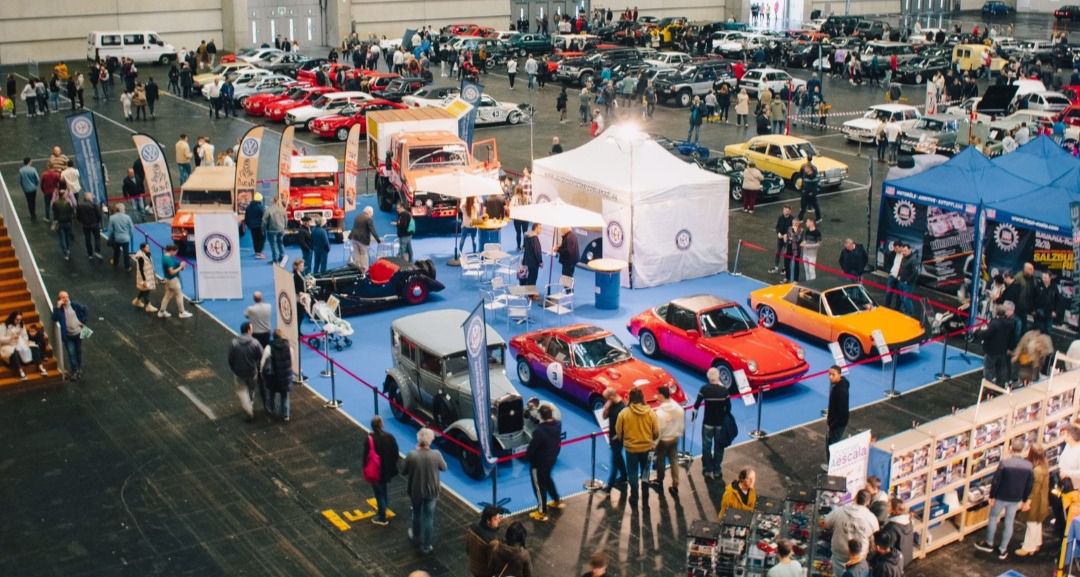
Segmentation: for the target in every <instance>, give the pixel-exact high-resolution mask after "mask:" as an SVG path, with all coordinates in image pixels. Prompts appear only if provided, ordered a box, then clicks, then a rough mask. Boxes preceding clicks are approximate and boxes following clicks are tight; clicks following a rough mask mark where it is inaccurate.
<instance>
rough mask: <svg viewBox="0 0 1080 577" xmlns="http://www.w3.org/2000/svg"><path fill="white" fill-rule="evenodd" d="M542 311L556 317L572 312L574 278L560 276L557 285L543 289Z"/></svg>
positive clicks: (550, 285)
mask: <svg viewBox="0 0 1080 577" xmlns="http://www.w3.org/2000/svg"><path fill="white" fill-rule="evenodd" d="M542 294H543V295H544V309H545V310H547V311H549V312H552V313H554V314H556V315H565V314H569V313H572V312H574V277H572V276H565V275H563V276H560V277H559V282H558V283H557V284H549V285H547V286H545V287H544V292H543V293H542Z"/></svg>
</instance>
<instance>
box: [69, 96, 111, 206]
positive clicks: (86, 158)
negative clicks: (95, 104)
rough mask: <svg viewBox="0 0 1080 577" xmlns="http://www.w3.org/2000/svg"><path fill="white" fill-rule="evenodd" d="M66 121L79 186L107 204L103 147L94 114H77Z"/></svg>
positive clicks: (99, 201)
mask: <svg viewBox="0 0 1080 577" xmlns="http://www.w3.org/2000/svg"><path fill="white" fill-rule="evenodd" d="M65 120H67V127H68V133H70V134H71V146H72V149H73V150H74V151H75V155H74V158H75V166H76V167H77V168H78V169H79V184H80V185H82V189H83V192H87V191H89V192H92V193H94V198H95V199H96V200H97V202H98V203H99V204H105V203H107V202H108V201H109V193H108V191H106V190H105V170H104V168H103V167H102V165H101V145H100V144H98V133H97V124H96V123H95V122H94V113H93V112H90V111H86V112H77V113H75V114H71V115H68V116H67V118H66V119H65Z"/></svg>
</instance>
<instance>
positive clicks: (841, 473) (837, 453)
mask: <svg viewBox="0 0 1080 577" xmlns="http://www.w3.org/2000/svg"><path fill="white" fill-rule="evenodd" d="M869 466H870V431H863V432H861V433H859V434H858V435H854V436H851V437H848V438H846V439H844V440H843V441H840V442H837V443H833V444H832V445H829V475H830V476H835V477H843V478H845V479H847V494H845V495H844V502H845V503H846V502H848V501H850V500H851V499H852V498H854V496H855V493H857V492H858V491H859V489H862V488H863V487H865V486H866V469H867V467H869Z"/></svg>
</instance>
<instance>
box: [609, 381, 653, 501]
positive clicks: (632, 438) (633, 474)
mask: <svg viewBox="0 0 1080 577" xmlns="http://www.w3.org/2000/svg"><path fill="white" fill-rule="evenodd" d="M615 437H616V438H618V439H621V440H622V443H623V447H624V448H625V449H626V468H627V473H628V476H629V477H630V506H631V507H637V501H638V480H639V479H640V480H641V493H642V506H644V507H648V506H649V451H651V450H653V448H654V447H655V446H656V441H657V440H659V439H660V421H659V419H657V418H656V413H654V412H653V410H652V409H650V408H649V406H648V405H646V404H645V395H644V394H643V393H642V392H641V389H634V390H632V391H630V406H629V407H627V408H626V409H625V410H623V411H622V412H621V413H619V419H618V420H617V421H616V422H615Z"/></svg>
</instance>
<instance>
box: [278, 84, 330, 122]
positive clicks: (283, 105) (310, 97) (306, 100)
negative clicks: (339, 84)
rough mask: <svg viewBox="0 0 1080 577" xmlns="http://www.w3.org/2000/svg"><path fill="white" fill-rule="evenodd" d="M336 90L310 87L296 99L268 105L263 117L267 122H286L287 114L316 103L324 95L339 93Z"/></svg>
mask: <svg viewBox="0 0 1080 577" xmlns="http://www.w3.org/2000/svg"><path fill="white" fill-rule="evenodd" d="M337 91H338V90H337V89H336V88H331V87H329V86H309V87H307V88H305V89H303V90H302V91H300V94H298V95H296V97H295V98H287V99H285V100H279V101H277V102H274V103H273V104H270V105H268V106H267V107H266V108H265V109H264V112H263V116H265V117H266V118H267V120H273V121H274V122H284V121H285V114H286V113H288V112H289V111H290V110H292V109H293V108H300V107H301V106H307V105H308V104H311V103H312V102H315V100H316V99H318V98H319V97H320V96H322V95H323V94H330V93H331V92H337Z"/></svg>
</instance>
